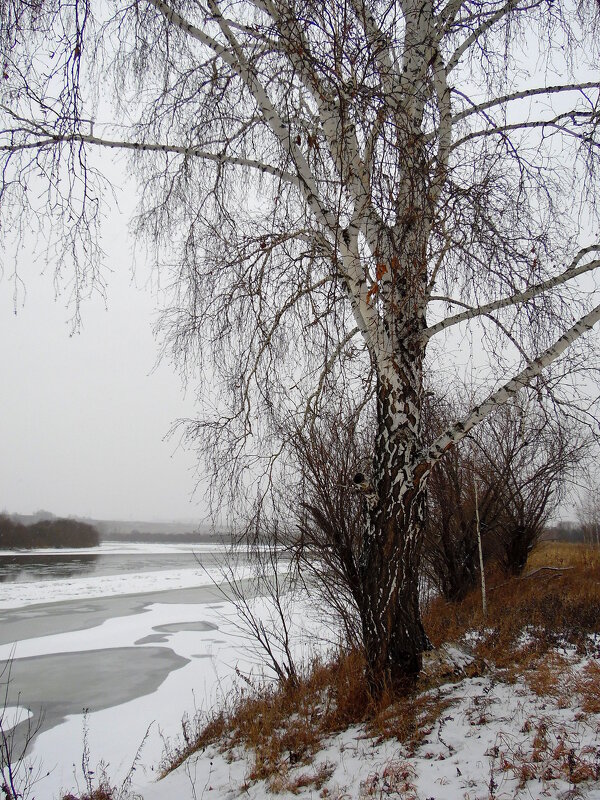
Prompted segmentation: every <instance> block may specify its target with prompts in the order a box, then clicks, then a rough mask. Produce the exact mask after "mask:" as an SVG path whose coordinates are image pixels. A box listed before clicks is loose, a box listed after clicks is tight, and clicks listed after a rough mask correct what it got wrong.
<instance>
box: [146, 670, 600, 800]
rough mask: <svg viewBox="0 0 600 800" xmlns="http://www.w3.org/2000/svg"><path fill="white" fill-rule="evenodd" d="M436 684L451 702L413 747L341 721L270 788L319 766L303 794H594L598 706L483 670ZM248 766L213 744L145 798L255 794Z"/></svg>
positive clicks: (481, 797) (597, 793) (531, 799)
mask: <svg viewBox="0 0 600 800" xmlns="http://www.w3.org/2000/svg"><path fill="white" fill-rule="evenodd" d="M574 666H575V668H576V669H577V668H580V667H581V663H579V664H575V665H574ZM440 692H441V694H442V695H443V697H444V698H445V699H447V700H449V701H451V705H450V706H449V707H448V708H447V709H446V711H445V712H444V713H443V714H442V715H441V717H440V719H439V720H438V722H437V723H436V724H434V725H433V727H432V728H431V730H430V732H429V735H428V737H427V739H426V740H425V742H424V743H423V744H422V745H421V746H420V747H419V749H418V750H417V751H416V753H407V752H406V750H405V749H404V748H403V747H402V746H401V745H399V744H398V742H396V741H386V742H383V743H376V742H375V741H374V740H373V739H371V738H369V737H368V736H366V735H365V731H364V729H363V728H362V727H354V728H350V729H348V730H346V731H344V732H343V733H341V734H340V735H338V736H336V737H333V738H331V739H330V740H329V741H327V742H326V743H325V746H324V747H323V749H322V751H321V752H320V753H319V754H318V756H317V758H316V759H315V760H314V761H313V763H312V764H310V765H303V766H298V767H295V768H294V769H292V770H290V771H289V772H287V773H286V774H285V778H284V779H283V780H281V781H280V787H283V790H282V791H281V792H280V793H279V794H277V795H276V796H277V797H280V798H281V800H291V799H292V798H293V797H296V796H298V784H302V783H303V779H304V778H305V777H308V778H309V779H310V778H311V777H313V776H314V775H316V774H320V775H321V776H322V778H323V779H324V780H323V783H321V784H320V785H319V787H318V788H314V787H313V788H308V789H303V790H302V796H305V797H310V798H317V797H319V798H330V800H354V799H356V800H366V798H381V799H382V800H383V798H397V799H398V800H400V799H402V800H509V798H523V800H525V799H527V800H542V799H544V800H545V799H546V798H551V799H554V800H563V799H564V800H566V798H575V797H581V798H588V799H589V800H599V799H600V781H599V780H598V778H600V714H586V715H584V714H582V713H581V709H580V708H579V707H578V705H577V702H576V700H573V701H572V702H569V701H568V699H566V698H565V697H563V698H561V699H560V700H559V701H556V702H552V701H550V700H549V699H548V698H542V697H539V696H537V695H535V694H533V693H532V692H531V691H529V690H528V689H527V688H525V687H523V686H514V685H506V684H503V683H496V682H494V680H492V679H491V678H488V677H479V678H473V679H467V678H465V679H464V680H462V681H461V682H459V683H456V684H449V685H447V686H444V687H442V688H441V690H440ZM250 770H251V760H250V758H249V757H248V755H247V754H244V753H238V754H237V758H235V759H234V760H233V761H231V759H230V758H226V757H224V756H223V755H222V754H221V753H219V752H218V750H217V749H216V748H214V747H212V748H209V749H207V750H206V751H205V752H203V753H200V754H198V756H195V757H192V758H191V759H188V761H187V762H186V763H185V764H183V765H182V766H181V767H179V768H178V769H177V770H176V771H175V772H173V773H172V774H170V775H168V776H167V777H166V778H165V779H163V780H162V781H160V782H158V783H156V784H155V785H154V786H151V787H148V788H147V789H146V790H145V791H144V798H145V800H170V798H193V800H199V799H200V798H210V800H233V798H235V797H240V796H242V797H245V798H248V800H260V798H264V797H265V796H266V795H267V794H268V787H267V786H266V785H265V783H264V782H259V783H255V784H251V785H249V784H248V774H249V772H250ZM582 778H587V780H581V779H582ZM286 785H287V786H288V787H289V788H287V789H286V788H285V787H286Z"/></svg>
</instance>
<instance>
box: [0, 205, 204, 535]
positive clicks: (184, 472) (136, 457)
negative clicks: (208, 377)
mask: <svg viewBox="0 0 600 800" xmlns="http://www.w3.org/2000/svg"><path fill="white" fill-rule="evenodd" d="M103 245H104V248H105V250H106V251H107V255H108V260H107V263H108V264H109V265H110V266H111V267H112V269H113V274H111V275H109V276H108V281H109V289H108V303H107V308H105V305H104V303H103V301H102V299H101V298H100V297H97V298H95V299H94V300H92V301H89V302H87V303H86V304H85V305H84V306H83V328H82V331H81V333H80V334H76V335H74V336H70V324H69V320H70V318H71V316H72V312H73V309H72V308H70V307H68V302H67V293H66V292H65V293H64V295H63V296H59V297H58V298H56V299H55V291H54V284H53V274H52V270H51V269H50V268H48V269H47V270H46V271H45V272H44V273H43V274H41V273H42V270H43V268H44V264H43V262H42V261H40V259H39V258H38V260H37V262H33V263H32V260H31V256H30V255H29V254H28V253H27V252H26V251H23V252H22V253H21V255H20V256H19V264H20V272H21V276H22V278H23V279H24V281H25V288H26V294H25V295H24V294H23V292H22V291H21V293H20V296H19V302H18V305H17V313H16V315H15V313H14V310H15V304H14V299H13V293H14V285H13V283H12V282H11V281H10V279H9V276H8V273H9V272H10V271H11V267H10V266H8V267H7V266H6V264H5V269H4V275H3V276H1V277H0V375H1V377H0V396H1V402H0V511H2V510H8V511H12V512H20V513H31V512H33V511H36V510H38V509H41V508H43V509H46V510H48V511H52V512H54V513H55V514H59V515H71V514H72V515H86V516H87V515H89V516H91V517H95V518H103V519H111V518H112V519H114V518H119V519H147V520H152V519H162V520H168V519H182V520H189V519H194V520H199V519H200V518H202V517H203V516H204V514H205V504H204V502H203V490H202V488H201V487H200V488H199V489H198V491H197V492H196V494H195V496H194V497H193V498H192V497H191V494H192V491H193V489H194V486H195V483H196V477H195V473H194V466H195V460H194V457H193V455H192V454H191V453H190V452H184V451H183V450H182V449H181V448H180V447H178V441H177V439H175V438H172V439H170V440H168V441H165V440H164V437H165V435H166V434H167V432H168V430H169V428H170V426H171V424H172V422H173V421H174V420H175V419H177V418H180V417H185V416H191V415H192V414H193V413H194V404H193V392H191V391H190V392H188V394H187V396H186V395H184V392H183V390H182V387H181V382H180V379H179V377H178V375H176V374H175V373H174V372H173V370H172V369H171V367H170V366H169V365H168V364H162V365H160V366H159V367H158V369H157V370H156V371H154V372H153V367H154V364H155V360H156V355H157V352H158V345H157V342H156V341H155V340H154V338H153V335H152V326H153V323H154V321H155V319H156V305H157V302H156V300H155V298H153V296H152V294H151V292H150V291H148V290H145V289H144V288H143V286H144V281H145V279H146V276H144V275H143V274H142V273H143V270H142V269H140V264H139V263H138V265H137V273H138V275H139V277H138V283H140V284H141V286H142V288H137V287H136V286H134V285H132V278H131V271H130V268H129V265H130V264H131V261H132V258H131V248H130V245H129V244H128V241H127V237H126V219H125V218H124V217H117V216H115V217H114V218H113V219H111V220H110V225H109V227H108V228H107V233H106V234H105V239H104V241H103Z"/></svg>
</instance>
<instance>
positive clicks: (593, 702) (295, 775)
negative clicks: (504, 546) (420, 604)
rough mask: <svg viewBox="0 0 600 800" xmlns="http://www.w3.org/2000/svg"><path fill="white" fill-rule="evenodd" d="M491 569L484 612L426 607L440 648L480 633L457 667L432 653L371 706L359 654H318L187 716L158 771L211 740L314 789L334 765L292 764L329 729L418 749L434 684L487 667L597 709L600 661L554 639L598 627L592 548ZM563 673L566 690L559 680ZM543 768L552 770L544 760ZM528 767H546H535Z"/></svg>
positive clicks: (554, 549) (583, 640)
mask: <svg viewBox="0 0 600 800" xmlns="http://www.w3.org/2000/svg"><path fill="white" fill-rule="evenodd" d="M557 567H558V569H557ZM487 577H488V585H489V586H490V592H489V598H488V616H487V618H486V619H485V620H484V619H483V617H482V613H481V598H480V595H479V593H478V592H473V593H472V594H470V595H468V596H467V597H466V598H465V600H464V601H462V602H461V603H460V604H448V603H445V602H444V601H442V600H440V599H437V600H435V601H434V602H432V603H431V605H430V607H429V608H428V609H427V610H426V612H425V614H424V621H425V627H426V629H427V631H428V634H429V636H430V638H431V639H432V642H433V643H434V645H435V646H437V647H439V646H440V645H442V644H444V643H446V642H458V641H460V640H461V639H463V640H464V639H465V636H466V634H468V633H470V634H472V633H473V632H474V631H475V632H476V637H475V639H474V640H473V639H472V638H471V639H470V640H469V642H470V646H471V647H472V648H473V651H474V653H473V655H474V658H473V662H472V664H471V665H470V667H467V668H466V670H463V671H459V674H455V675H454V674H452V670H451V669H450V670H449V669H448V663H447V662H444V660H443V659H440V660H439V661H435V660H434V661H433V662H431V663H432V664H433V666H431V664H430V667H429V668H428V670H427V671H426V672H424V673H423V674H422V676H421V677H420V679H419V680H418V681H417V683H416V685H414V687H412V688H411V689H410V690H408V689H407V690H406V691H405V694H404V695H403V696H400V697H399V696H397V695H396V696H393V695H388V696H386V697H384V698H383V699H382V700H381V701H380V702H379V703H378V704H377V705H375V704H374V703H373V702H372V701H371V699H370V696H369V693H368V690H367V685H366V681H365V679H364V662H363V659H362V656H361V655H360V653H357V652H351V653H340V654H339V655H338V657H337V658H335V659H334V660H332V661H331V662H330V663H322V662H318V661H317V662H315V663H313V664H312V665H311V667H310V669H308V670H307V671H306V674H305V675H304V677H302V679H301V680H300V681H299V684H298V685H287V686H281V685H278V686H273V685H263V686H258V687H254V688H251V690H250V691H248V689H247V688H245V691H239V692H238V693H237V694H236V695H235V696H233V697H232V698H230V702H229V705H228V707H227V708H224V709H221V710H220V711H219V712H218V713H216V714H214V715H213V717H212V718H211V719H209V720H208V721H207V720H206V719H204V720H201V721H200V720H196V721H195V722H192V723H190V722H189V721H184V724H183V741H182V742H181V744H180V746H178V747H176V748H175V749H174V750H172V752H171V753H170V754H169V755H168V757H167V758H166V759H165V761H164V763H163V764H162V772H163V774H167V773H168V772H170V771H171V770H172V769H174V768H175V767H177V766H178V765H179V764H181V763H182V762H183V761H184V760H185V759H186V758H187V757H188V756H189V755H191V754H192V753H193V752H196V751H198V750H202V749H204V748H206V747H208V746H214V747H216V748H217V749H218V750H219V751H220V752H221V753H224V754H225V755H226V756H229V757H233V754H234V753H235V751H236V750H237V749H238V748H239V749H244V750H245V751H246V752H248V753H251V754H252V765H251V769H250V772H249V775H248V780H249V781H257V780H261V779H262V780H265V782H266V784H267V786H268V788H269V789H270V790H271V791H275V792H276V791H283V790H286V791H292V792H296V791H300V789H301V788H303V787H306V786H311V787H313V788H316V789H317V790H319V789H320V788H321V787H322V786H323V785H324V783H325V782H326V781H327V778H328V775H329V774H330V768H329V766H328V765H326V764H325V765H321V766H319V767H318V768H317V767H311V768H307V769H306V770H304V771H300V770H299V769H298V767H301V766H307V767H308V765H310V764H311V762H312V759H313V757H314V756H315V754H316V753H317V752H318V751H319V750H320V749H321V748H322V745H323V741H324V740H325V739H326V738H327V737H328V736H331V735H333V734H335V733H337V732H339V731H342V730H345V729H346V728H347V727H349V726H350V725H354V724H361V723H362V724H365V728H366V732H367V734H368V735H370V736H372V737H374V738H375V739H376V740H377V739H387V738H395V739H397V740H399V741H401V742H402V743H403V744H404V746H405V751H406V752H407V753H409V754H410V753H411V752H415V751H416V749H417V748H418V746H419V745H420V744H421V743H422V741H423V739H424V738H425V737H426V736H427V735H428V734H429V733H430V732H431V731H432V729H433V727H434V725H435V724H436V722H439V724H440V725H441V724H442V722H443V714H444V711H445V710H446V709H447V708H448V705H449V701H448V700H447V699H446V697H445V695H444V693H443V692H442V691H440V687H441V686H442V685H443V684H447V683H448V682H450V681H452V680H459V679H461V678H463V677H464V676H465V674H467V675H480V674H482V673H484V672H485V671H486V670H487V669H489V668H491V669H493V671H494V673H495V675H496V677H497V678H501V679H503V680H506V681H508V682H516V681H523V680H524V681H525V682H526V683H527V684H528V685H529V686H530V688H531V689H532V690H533V691H534V692H536V693H538V694H542V695H549V696H553V697H554V698H556V699H557V700H558V702H560V698H561V696H564V697H567V698H568V697H569V696H572V694H573V691H577V692H578V693H579V694H580V696H581V699H582V709H583V710H584V711H592V710H596V709H598V708H599V707H600V700H598V698H599V697H600V667H598V666H597V665H590V666H588V667H586V668H585V670H583V671H582V672H581V673H580V674H579V676H574V675H573V673H572V668H571V663H570V661H569V658H568V657H567V656H566V655H560V654H558V652H557V649H556V646H557V644H558V643H561V644H565V643H569V644H570V645H571V652H573V650H574V649H575V650H577V651H579V652H580V653H581V652H586V648H588V647H589V646H590V637H589V634H590V633H598V632H600V558H599V557H598V552H597V551H595V550H593V549H591V548H586V547H585V546H578V545H564V544H556V543H544V545H542V547H541V548H540V549H539V550H537V551H536V552H534V553H533V555H532V557H531V559H530V562H529V564H528V567H527V569H526V571H525V575H524V576H523V577H520V578H510V579H507V578H506V577H505V576H504V575H502V574H501V573H499V572H497V573H495V574H494V573H491V574H489V575H488V576H487ZM566 684H568V685H569V686H570V691H565V685H566ZM477 713H478V714H479V715H480V716H481V715H482V714H483V715H485V709H477ZM538 745H539V747H538ZM549 746H550V745H548V747H549ZM544 747H546V745H544V742H543V741H542V739H540V740H539V742H538V743H537V745H534V747H533V751H532V754H531V758H529V756H528V757H527V758H523V759H522V760H521V761H520V762H519V763H517V761H518V759H513V760H512V761H510V759H509V760H507V763H509V761H510V763H511V764H512V765H513V766H514V768H515V770H519V771H520V773H519V774H521V775H522V779H523V780H526V779H527V775H528V772H529V771H531V769H532V767H531V766H530V763H531V760H532V759H533V763H535V758H536V757H537V755H539V754H540V753H541V752H542V749H543V748H544ZM548 747H546V750H547V749H548ZM556 747H558V744H557V743H555V744H554V749H556ZM536 748H537V749H536ZM540 748H541V749H540ZM546 750H544V753H545V752H546ZM538 751H539V753H538ZM553 752H554V751H553ZM536 754H537V755H536ZM540 757H541V756H540ZM544 758H545V759H546V761H548V758H546V756H544ZM565 758H566V759H567V760H566V761H565V760H564V759H562V755H561V754H560V753H558V754H557V755H556V758H555V759H554V760H555V762H556V763H555V765H554V767H553V768H555V769H556V770H558V771H559V772H560V773H561V774H563V773H564V771H565V770H567V771H568V770H569V769H570V770H571V774H574V773H573V770H574V769H575V768H574V767H573V763H572V762H573V756H569V755H568V753H567V754H566V755H565ZM569 758H571V762H569ZM561 759H562V760H561ZM576 759H577V763H578V765H579V767H581V770H583V772H585V773H586V774H587V773H588V772H589V771H590V770H591V769H592V766H590V765H591V761H590V760H589V759H587V754H586V753H581V754H576ZM563 762H564V763H563ZM569 763H571V767H569ZM556 764H558V765H559V766H556ZM565 764H566V766H565ZM584 765H585V766H584ZM546 767H547V769H550V767H549V766H548V764H547V765H546ZM594 768H595V767H594ZM403 769H404V768H402V769H401V768H399V772H398V775H399V776H400V778H399V780H405V778H403V775H404V772H403ZM404 771H405V770H404ZM534 772H535V775H537V776H539V775H540V774H542V773H540V772H539V770H538V769H537V767H536V769H535V770H534ZM532 774H533V773H532ZM582 774H583V773H582ZM394 780H395V779H394ZM367 784H368V782H367V783H365V786H364V787H363V789H364V791H363V794H364V796H378V795H377V791H378V787H377V786H376V783H374V782H372V783H371V784H368V785H367ZM407 786H408V784H406V787H407ZM365 792H366V794H365ZM93 800H96V799H95V798H93Z"/></svg>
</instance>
